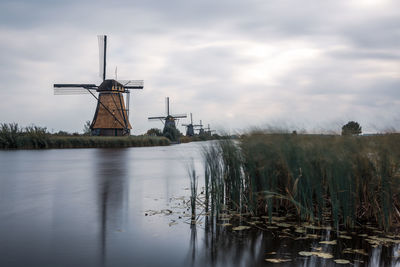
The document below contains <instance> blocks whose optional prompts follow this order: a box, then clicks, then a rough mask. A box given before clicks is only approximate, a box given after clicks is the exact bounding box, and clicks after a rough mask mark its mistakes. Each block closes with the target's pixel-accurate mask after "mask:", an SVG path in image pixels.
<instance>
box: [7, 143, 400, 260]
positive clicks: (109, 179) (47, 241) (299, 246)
mask: <svg viewBox="0 0 400 267" xmlns="http://www.w3.org/2000/svg"><path fill="white" fill-rule="evenodd" d="M204 144H205V143H190V144H182V145H176V146H169V147H146V148H126V149H65V150H32V151H27V150H20V151H0V238H1V239H0V266H11V267H12V266H207V265H208V266H268V265H269V263H267V262H265V260H264V259H265V258H269V257H272V256H268V254H267V253H269V252H276V253H277V254H274V257H278V256H279V257H284V256H286V257H288V258H292V259H293V261H292V262H288V263H286V264H285V265H303V266H319V265H321V264H324V265H334V262H333V261H332V260H323V259H319V258H316V257H309V258H304V257H298V251H301V250H304V249H305V247H308V248H310V247H311V246H313V243H312V242H313V241H311V240H304V241H301V242H294V241H293V240H291V239H280V238H277V236H276V234H274V233H273V232H268V231H267V232H266V231H260V230H252V231H247V232H246V233H241V232H233V231H232V230H231V229H230V228H228V227H222V226H219V225H214V224H212V223H210V222H209V221H207V220H205V219H203V220H202V224H198V225H194V226H193V225H190V223H189V222H190V218H188V217H186V216H187V214H188V211H187V210H186V208H185V207H186V206H185V205H184V204H183V199H188V197H189V194H190V190H189V178H188V174H187V165H188V164H189V163H190V162H191V161H192V160H193V162H194V164H195V166H196V169H197V170H198V171H200V170H201V169H202V168H201V161H202V160H201V154H200V153H199V150H200V149H201V146H202V145H204ZM199 176H200V179H201V176H202V173H201V172H200V173H199ZM201 186H202V184H201V182H200V184H199V187H200V188H201ZM199 190H200V189H199ZM200 191H201V190H200ZM162 210H164V213H160V211H162ZM169 210H171V211H173V213H172V214H169ZM154 213H156V214H154ZM146 214H147V216H146ZM346 242H347V243H346ZM346 242H343V243H341V244H340V246H341V249H343V248H345V247H346V246H352V245H353V243H354V242H356V243H357V242H360V241H359V240H353V241H346ZM317 244H318V242H317ZM334 249H335V250H336V249H337V248H336V247H335V248H334ZM397 250H398V247H390V248H385V247H381V246H379V247H378V248H376V249H374V250H370V251H369V252H368V253H369V256H368V257H366V256H360V255H358V256H357V255H352V256H351V258H352V260H357V259H359V260H362V261H363V262H364V263H356V262H354V261H352V262H353V263H356V265H360V266H362V265H364V264H369V265H371V266H374V265H379V264H386V265H396V264H397V263H398V262H397V260H396V259H392V257H393V255H396V251H397Z"/></svg>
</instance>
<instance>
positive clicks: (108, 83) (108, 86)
mask: <svg viewBox="0 0 400 267" xmlns="http://www.w3.org/2000/svg"><path fill="white" fill-rule="evenodd" d="M97 91H98V92H102V91H117V92H125V88H124V86H123V85H122V84H121V83H119V82H118V81H116V80H111V79H110V80H104V81H103V82H102V83H101V84H100V86H99V88H98V89H97Z"/></svg>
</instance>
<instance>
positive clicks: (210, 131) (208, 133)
mask: <svg viewBox="0 0 400 267" xmlns="http://www.w3.org/2000/svg"><path fill="white" fill-rule="evenodd" d="M204 131H205V134H206V135H209V136H211V134H212V133H214V132H216V131H215V130H211V128H210V124H208V126H207V128H204Z"/></svg>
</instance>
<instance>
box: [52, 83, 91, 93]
mask: <svg viewBox="0 0 400 267" xmlns="http://www.w3.org/2000/svg"><path fill="white" fill-rule="evenodd" d="M96 89H97V86H96V85H95V84H54V94H55V95H84V94H90V92H89V91H88V90H93V91H95V90H96Z"/></svg>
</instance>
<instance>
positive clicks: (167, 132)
mask: <svg viewBox="0 0 400 267" xmlns="http://www.w3.org/2000/svg"><path fill="white" fill-rule="evenodd" d="M163 135H164V136H165V137H166V138H168V139H169V140H171V141H172V142H176V141H178V140H179V136H180V135H181V133H180V132H179V130H178V129H176V128H175V127H174V126H170V125H166V126H165V127H164V130H163Z"/></svg>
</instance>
